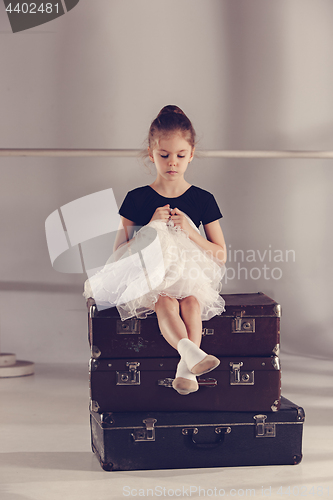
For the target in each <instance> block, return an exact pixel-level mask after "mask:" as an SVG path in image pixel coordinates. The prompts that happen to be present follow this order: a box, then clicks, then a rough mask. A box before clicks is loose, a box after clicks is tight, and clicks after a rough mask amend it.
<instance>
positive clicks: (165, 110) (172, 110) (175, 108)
mask: <svg viewBox="0 0 333 500" xmlns="http://www.w3.org/2000/svg"><path fill="white" fill-rule="evenodd" d="M166 113H179V114H180V115H184V116H185V113H184V111H183V110H181V109H180V108H179V107H178V106H175V105H174V104H168V105H167V106H164V108H162V109H161V111H160V112H159V113H158V115H157V118H158V117H159V116H161V115H164V114H166Z"/></svg>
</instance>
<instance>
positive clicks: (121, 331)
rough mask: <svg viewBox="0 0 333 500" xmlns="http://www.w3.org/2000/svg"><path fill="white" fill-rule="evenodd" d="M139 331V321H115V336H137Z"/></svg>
mask: <svg viewBox="0 0 333 500" xmlns="http://www.w3.org/2000/svg"><path fill="white" fill-rule="evenodd" d="M140 330H141V322H140V320H139V319H136V318H131V319H126V320H125V321H121V320H120V319H117V335H126V334H134V335H139V334H140Z"/></svg>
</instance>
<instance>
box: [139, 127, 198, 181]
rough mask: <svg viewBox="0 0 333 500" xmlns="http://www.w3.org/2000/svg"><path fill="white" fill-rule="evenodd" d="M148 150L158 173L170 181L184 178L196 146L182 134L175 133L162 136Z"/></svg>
mask: <svg viewBox="0 0 333 500" xmlns="http://www.w3.org/2000/svg"><path fill="white" fill-rule="evenodd" d="M148 152H149V158H150V159H151V161H152V162H153V163H155V166H156V170H157V174H158V175H160V176H162V177H163V179H165V180H168V181H170V180H179V179H181V178H183V176H184V173H185V171H186V169H187V166H188V164H189V162H190V161H191V160H192V158H193V153H194V148H193V149H192V146H191V145H190V144H189V143H188V142H187V140H186V139H184V137H183V136H182V134H180V133H174V134H171V135H168V136H166V137H163V138H161V139H160V140H159V141H158V143H157V144H156V146H155V147H154V149H153V150H152V151H151V150H150V148H148Z"/></svg>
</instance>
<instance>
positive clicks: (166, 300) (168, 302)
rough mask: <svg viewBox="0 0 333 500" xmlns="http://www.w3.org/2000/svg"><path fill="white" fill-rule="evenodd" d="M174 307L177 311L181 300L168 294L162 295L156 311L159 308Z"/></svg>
mask: <svg viewBox="0 0 333 500" xmlns="http://www.w3.org/2000/svg"><path fill="white" fill-rule="evenodd" d="M165 308H167V309H169V310H170V309H174V310H175V311H179V302H178V300H177V299H174V298H173V297H168V296H167V295H160V296H159V298H158V300H157V302H156V304H155V311H156V310H158V309H165Z"/></svg>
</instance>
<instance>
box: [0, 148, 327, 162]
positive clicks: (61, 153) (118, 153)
mask: <svg viewBox="0 0 333 500" xmlns="http://www.w3.org/2000/svg"><path fill="white" fill-rule="evenodd" d="M141 155H142V150H141V149H44V148H40V149H20V148H13V149H0V156H7V157H12V156H16V157H18V156H35V157H37V156H44V157H45V156H48V157H54V158H55V157H92V156H93V157H116V158H121V157H123V158H131V157H139V156H141ZM196 156H197V157H198V158H244V159H251V158H263V159H265V158H281V159H283V158H304V159H310V158H312V159H322V160H324V159H332V158H333V151H273V150H266V151H265V150H263V151H260V150H257V151H256V150H253V151H246V150H243V151H242V150H202V151H200V150H198V151H196Z"/></svg>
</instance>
